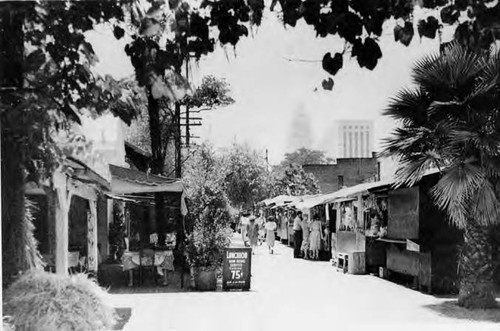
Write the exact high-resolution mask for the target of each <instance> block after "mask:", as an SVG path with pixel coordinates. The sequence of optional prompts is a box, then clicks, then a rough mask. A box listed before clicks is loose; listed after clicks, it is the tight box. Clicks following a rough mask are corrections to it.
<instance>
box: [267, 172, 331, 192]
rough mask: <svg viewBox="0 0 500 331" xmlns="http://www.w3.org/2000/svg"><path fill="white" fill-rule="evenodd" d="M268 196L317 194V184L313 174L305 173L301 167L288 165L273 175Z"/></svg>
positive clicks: (318, 190)
mask: <svg viewBox="0 0 500 331" xmlns="http://www.w3.org/2000/svg"><path fill="white" fill-rule="evenodd" d="M270 191H271V194H270V196H278V195H282V194H284V195H293V196H301V195H309V194H319V193H321V192H320V189H319V185H318V182H317V180H316V178H315V177H314V175H313V174H311V173H307V172H305V171H304V169H302V166H299V165H294V164H290V165H289V166H288V167H287V168H284V169H278V170H277V171H276V172H274V173H273V178H272V182H271V190H270Z"/></svg>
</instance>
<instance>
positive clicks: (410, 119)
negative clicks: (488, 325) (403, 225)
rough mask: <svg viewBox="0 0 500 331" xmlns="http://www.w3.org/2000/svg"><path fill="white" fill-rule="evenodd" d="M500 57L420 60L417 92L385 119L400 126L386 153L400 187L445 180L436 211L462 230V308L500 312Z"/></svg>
mask: <svg viewBox="0 0 500 331" xmlns="http://www.w3.org/2000/svg"><path fill="white" fill-rule="evenodd" d="M499 77H500V55H499V54H498V53H493V52H492V53H487V54H486V53H481V54H479V53H476V52H473V51H471V50H469V49H466V48H463V47H462V46H459V45H457V44H454V45H451V46H450V47H449V48H447V49H446V50H444V51H443V53H442V54H436V55H429V56H426V57H424V58H423V59H422V60H420V61H418V62H417V63H416V64H415V66H414V68H413V71H412V78H413V82H414V83H415V87H414V88H413V89H403V90H402V91H400V92H399V93H398V94H397V95H396V97H394V98H393V99H392V100H391V102H390V105H389V107H388V108H387V110H386V111H385V112H384V115H387V116H391V117H392V118H394V119H396V120H397V121H398V122H399V123H400V124H401V125H400V127H398V128H396V129H395V130H394V131H393V132H392V134H391V136H390V137H389V138H387V139H386V142H385V143H386V145H385V149H384V153H383V154H385V155H386V156H393V157H396V158H398V159H399V160H400V169H399V170H398V172H397V175H396V178H397V182H398V183H399V184H406V185H413V184H415V183H416V182H417V181H419V180H420V179H421V178H422V176H423V174H424V172H425V170H427V169H428V168H430V167H437V168H439V169H440V171H441V174H442V175H441V177H440V179H439V181H438V182H437V184H436V185H435V186H434V187H433V188H432V192H431V193H432V196H433V198H434V202H435V203H436V204H437V206H438V207H440V208H442V209H443V210H445V211H446V212H447V214H448V216H449V219H450V221H451V222H452V224H454V225H456V226H457V227H458V228H460V229H462V230H463V231H464V244H463V246H462V249H461V252H460V257H459V259H460V260H459V272H458V273H459V274H458V276H459V280H460V282H459V296H458V303H459V305H461V306H463V307H468V308H487V307H493V306H494V305H495V295H494V284H493V259H492V249H491V244H490V243H489V241H488V230H489V229H490V227H491V225H494V224H497V223H500V218H499V216H500V215H499V214H500V211H499V210H500V209H499V207H500V203H499V202H500V201H499V197H500V113H499V106H500V103H499V101H500V93H499V92H500V90H499V88H500V84H499Z"/></svg>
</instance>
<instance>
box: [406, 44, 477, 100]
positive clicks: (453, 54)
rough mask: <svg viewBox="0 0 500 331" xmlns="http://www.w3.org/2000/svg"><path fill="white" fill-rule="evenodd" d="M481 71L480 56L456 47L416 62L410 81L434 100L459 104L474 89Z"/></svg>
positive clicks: (458, 46)
mask: <svg viewBox="0 0 500 331" xmlns="http://www.w3.org/2000/svg"><path fill="white" fill-rule="evenodd" d="M483 67H484V61H483V60H482V58H481V56H480V55H479V54H477V53H475V52H473V51H471V50H469V49H467V48H465V47H462V46H460V45H458V44H456V45H453V46H451V47H450V48H448V49H447V50H446V52H445V53H444V54H443V55H441V56H437V55H436V54H432V55H429V56H426V57H424V58H423V59H421V60H419V61H417V63H416V64H415V66H414V68H413V73H412V78H413V80H414V82H415V83H416V84H418V85H419V86H420V87H421V88H423V89H424V90H426V91H428V92H429V93H431V94H432V95H434V96H435V97H436V98H437V100H439V101H445V100H462V99H463V98H464V97H466V96H467V95H469V94H470V92H471V91H473V89H474V87H475V83H476V81H477V79H478V74H479V73H480V72H481V70H482V69H483Z"/></svg>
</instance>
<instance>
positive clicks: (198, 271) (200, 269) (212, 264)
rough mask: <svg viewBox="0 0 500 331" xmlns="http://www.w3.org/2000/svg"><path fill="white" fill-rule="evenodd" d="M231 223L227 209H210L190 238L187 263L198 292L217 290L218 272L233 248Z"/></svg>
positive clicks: (186, 249)
mask: <svg viewBox="0 0 500 331" xmlns="http://www.w3.org/2000/svg"><path fill="white" fill-rule="evenodd" d="M228 220H229V213H228V210H227V209H226V208H217V207H214V206H209V207H207V208H206V209H205V210H204V212H203V213H202V215H200V217H199V219H198V222H196V223H195V225H194V229H193V231H192V232H191V233H190V234H189V235H188V236H187V238H186V247H185V255H186V260H187V262H188V264H189V266H190V267H191V271H192V274H193V277H194V283H195V288H196V289H197V290H200V291H214V290H215V289H216V287H217V270H218V269H219V268H220V267H221V266H222V260H223V256H224V250H225V249H226V248H227V247H228V246H229V244H230V233H231V232H230V231H228Z"/></svg>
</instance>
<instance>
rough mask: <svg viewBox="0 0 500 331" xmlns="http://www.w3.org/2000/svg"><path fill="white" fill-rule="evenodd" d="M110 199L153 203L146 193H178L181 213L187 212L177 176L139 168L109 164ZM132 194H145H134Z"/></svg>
mask: <svg viewBox="0 0 500 331" xmlns="http://www.w3.org/2000/svg"><path fill="white" fill-rule="evenodd" d="M109 170H110V172H111V193H110V194H108V196H109V197H110V198H112V199H118V200H122V201H127V200H128V201H130V202H135V203H144V204H153V203H154V198H153V197H152V196H151V195H148V194H147V193H160V192H167V193H179V194H181V198H180V199H181V205H180V209H181V214H182V215H186V214H187V206H186V199H185V194H184V186H183V185H182V181H181V180H180V179H177V178H167V177H162V176H158V175H151V174H147V173H144V172H142V171H139V170H134V169H128V168H123V167H118V166H115V165H112V164H110V165H109ZM134 194H145V195H144V196H134Z"/></svg>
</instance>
